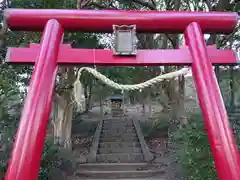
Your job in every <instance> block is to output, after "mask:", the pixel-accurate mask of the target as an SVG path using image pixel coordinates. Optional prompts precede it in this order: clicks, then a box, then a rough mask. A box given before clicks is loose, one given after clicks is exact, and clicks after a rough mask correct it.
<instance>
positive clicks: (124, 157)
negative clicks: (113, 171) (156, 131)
mask: <svg viewBox="0 0 240 180" xmlns="http://www.w3.org/2000/svg"><path fill="white" fill-rule="evenodd" d="M143 161H144V156H143V154H142V153H131V154H129V153H113V154H97V162H104V163H130V162H132V163H134V162H143Z"/></svg>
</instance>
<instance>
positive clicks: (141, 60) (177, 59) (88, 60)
mask: <svg viewBox="0 0 240 180" xmlns="http://www.w3.org/2000/svg"><path fill="white" fill-rule="evenodd" d="M38 46H39V45H34V46H33V45H30V48H9V49H8V55H7V62H10V63H34V62H35V59H36V57H37V54H38V52H39V48H38ZM207 51H208V54H209V56H210V60H211V62H212V63H213V64H236V63H237V61H236V59H237V57H236V54H235V53H234V52H233V51H231V50H217V49H215V48H214V47H213V46H209V47H208V48H207ZM94 59H95V60H94ZM94 62H95V64H96V65H105V66H106V65H109V66H112V65H113V66H157V65H167V64H168V65H190V64H191V63H192V58H191V55H190V53H189V50H188V49H187V48H186V47H182V48H181V49H176V50H169V49H168V50H140V51H139V52H138V53H137V56H136V57H134V56H132V57H131V56H124V57H120V56H114V55H113V54H112V51H111V50H103V49H95V50H92V49H71V48H69V45H61V48H60V51H59V56H58V63H59V64H86V65H92V64H94Z"/></svg>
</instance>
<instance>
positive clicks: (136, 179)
mask: <svg viewBox="0 0 240 180" xmlns="http://www.w3.org/2000/svg"><path fill="white" fill-rule="evenodd" d="M105 179H106V178H104V179H99V178H97V179H93V178H83V177H81V178H79V177H73V178H72V179H71V180H105ZM118 179H119V180H168V179H167V178H166V177H152V178H144V177H143V178H118ZM108 180H116V178H109V179H108Z"/></svg>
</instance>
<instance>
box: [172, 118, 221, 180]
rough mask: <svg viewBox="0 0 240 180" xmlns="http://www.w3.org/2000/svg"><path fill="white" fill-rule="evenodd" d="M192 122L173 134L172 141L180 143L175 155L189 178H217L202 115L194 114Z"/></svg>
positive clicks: (212, 179) (213, 179)
mask: <svg viewBox="0 0 240 180" xmlns="http://www.w3.org/2000/svg"><path fill="white" fill-rule="evenodd" d="M189 122H190V124H188V125H187V126H186V127H184V128H182V129H180V130H178V131H177V132H175V133H174V134H173V135H172V137H171V138H172V142H173V143H175V144H177V145H179V146H180V149H178V150H177V151H176V152H175V153H174V155H175V157H176V160H177V161H178V162H179V163H180V164H181V165H182V167H183V170H184V175H185V177H186V179H188V180H203V179H204V180H217V175H216V171H215V165H214V161H213V158H212V154H211V150H210V146H209V143H208V137H207V134H206V131H205V128H204V126H203V121H202V116H201V115H200V114H193V115H192V116H191V117H190V120H189Z"/></svg>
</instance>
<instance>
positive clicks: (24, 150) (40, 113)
mask: <svg viewBox="0 0 240 180" xmlns="http://www.w3.org/2000/svg"><path fill="white" fill-rule="evenodd" d="M4 15H5V19H6V22H7V24H8V27H9V28H10V29H11V30H28V31H42V30H44V32H43V35H42V39H41V43H40V44H30V45H29V47H28V48H9V49H8V54H7V61H8V62H9V63H30V64H35V68H34V72H33V74H32V79H31V82H30V86H29V92H28V95H27V98H26V100H25V104H24V109H23V112H22V115H21V120H20V124H19V128H18V132H17V135H16V140H15V144H14V149H13V152H12V156H11V161H10V163H9V167H8V171H7V175H6V180H36V179H37V176H38V171H39V167H40V160H41V154H42V150H43V146H44V138H45V134H46V128H47V122H48V119H49V115H50V111H51V102H52V94H53V89H54V85H55V78H56V72H57V67H58V64H59V65H61V64H72V65H77V64H78V65H82V64H96V65H103V66H109V65H118V66H119V65H131V66H146V65H148V66H157V65H165V64H168V65H191V66H192V73H193V76H194V80H195V84H196V89H197V94H198V98H199V103H200V107H201V110H202V113H203V117H204V123H205V126H206V128H207V132H208V137H209V142H210V146H211V150H212V154H213V158H214V162H215V165H216V169H217V173H218V177H219V179H220V180H239V179H240V173H239V172H240V159H239V154H238V150H237V146H236V144H235V141H234V137H233V133H232V131H231V129H230V124H229V122H228V117H227V112H226V109H225V107H224V103H223V99H222V96H221V93H220V89H219V86H218V83H217V81H216V77H215V74H214V71H213V69H212V64H231V65H233V64H237V63H238V61H239V59H238V57H237V55H236V53H234V52H233V51H231V50H217V49H216V48H215V47H214V46H208V47H206V44H205V41H204V37H203V33H231V32H232V31H233V29H234V28H235V26H236V24H237V20H238V14H237V13H229V12H160V11H115V10H102V11H100V10H52V9H48V10H46V9H41V10H39V9H31V10H29V9H6V10H5V12H4ZM114 24H117V25H132V24H134V25H136V30H137V32H151V33H160V32H163V33H183V32H184V35H185V40H186V47H182V48H180V49H176V50H141V51H138V52H137V55H136V56H131V57H130V56H125V57H122V56H114V55H113V53H112V51H111V50H91V49H72V48H71V47H70V45H67V44H62V40H63V33H64V30H68V31H76V30H77V31H85V32H112V26H113V25H114Z"/></svg>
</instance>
